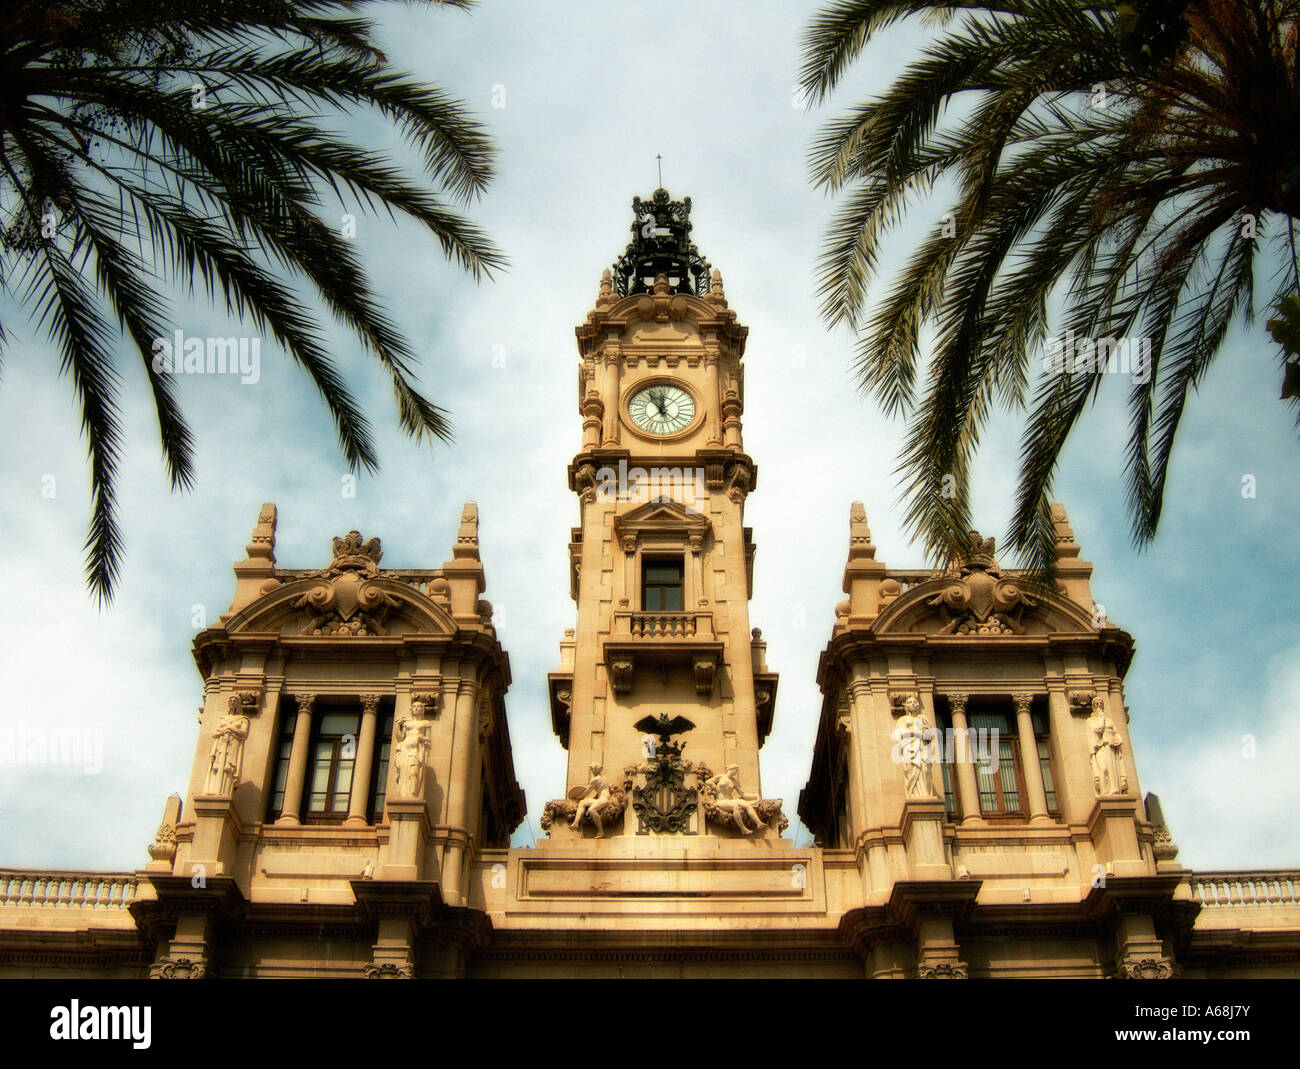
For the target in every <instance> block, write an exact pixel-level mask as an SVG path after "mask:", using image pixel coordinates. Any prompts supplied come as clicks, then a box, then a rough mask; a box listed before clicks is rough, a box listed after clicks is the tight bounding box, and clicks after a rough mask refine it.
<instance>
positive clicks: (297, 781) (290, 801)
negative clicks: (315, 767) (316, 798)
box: [276, 694, 316, 824]
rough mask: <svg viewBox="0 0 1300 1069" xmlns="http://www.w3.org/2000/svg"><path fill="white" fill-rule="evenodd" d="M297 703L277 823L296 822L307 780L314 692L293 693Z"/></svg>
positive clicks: (314, 702) (314, 701)
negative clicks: (282, 799)
mask: <svg viewBox="0 0 1300 1069" xmlns="http://www.w3.org/2000/svg"><path fill="white" fill-rule="evenodd" d="M293 697H294V700H295V701H297V703H298V720H297V722H296V723H295V724H294V726H293V747H292V748H291V749H290V751H289V775H288V776H287V777H286V778H285V782H284V808H283V809H281V811H280V816H279V817H278V818H277V819H276V823H277V824H298V823H300V820H299V811H300V810H301V809H302V788H303V784H304V783H305V782H306V780H307V758H308V756H309V754H308V752H307V751H308V749H309V748H310V747H311V713H312V707H313V706H314V705H315V704H316V695H315V694H295V695H294V696H293Z"/></svg>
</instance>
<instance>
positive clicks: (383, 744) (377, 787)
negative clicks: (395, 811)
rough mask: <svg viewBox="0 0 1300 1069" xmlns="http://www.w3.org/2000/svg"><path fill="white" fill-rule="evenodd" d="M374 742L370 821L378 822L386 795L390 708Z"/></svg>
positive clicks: (389, 742) (391, 726) (389, 746)
mask: <svg viewBox="0 0 1300 1069" xmlns="http://www.w3.org/2000/svg"><path fill="white" fill-rule="evenodd" d="M375 742H376V743H377V745H378V747H379V752H378V753H377V754H376V755H375V768H374V771H373V772H372V773H371V774H370V797H371V798H372V799H374V800H373V801H372V802H371V804H370V821H371V823H372V824H378V823H379V822H380V821H382V820H383V819H384V800H385V798H386V797H387V795H388V762H389V759H390V755H391V750H392V746H393V714H392V711H391V710H390V711H389V713H388V715H387V716H386V717H384V718H383V722H382V723H381V724H380V727H379V735H378V736H377V737H376V739H375Z"/></svg>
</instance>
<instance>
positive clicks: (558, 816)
mask: <svg viewBox="0 0 1300 1069" xmlns="http://www.w3.org/2000/svg"><path fill="white" fill-rule="evenodd" d="M592 768H596V769H601V771H602V772H603V767H602V766H601V765H598V764H593V765H591V766H588V771H589V772H590V771H591V769H592ZM634 771H635V769H634V768H632V767H629V768H627V769H625V770H624V777H623V782H622V783H621V784H618V783H610V782H609V781H608V780H605V779H604V777H603V775H602V776H601V780H602V782H604V783H605V786H606V788H607V790H608V797H607V799H606V801H605V805H604V806H603V807H602V808H601V809H600V810H599V824H597V823H596V821H595V820H591V821H590V823H592V824H594V825H595V826H596V827H597V838H603V837H604V829H605V828H611V827H614V826H615V825H616V824H617V823H618V821H619V819H620V818H621V817H622V816H623V811H624V810H625V809H626V808H627V792H628V789H629V788H630V786H631V777H632V773H633V772H634ZM595 775H599V773H593V777H594V776H595ZM592 782H594V779H593V780H589V781H588V782H587V783H586V784H585V785H584V784H578V785H577V786H575V787H573V788H571V789H570V791H569V797H568V798H560V799H557V800H555V801H552V802H547V803H546V808H545V809H543V810H542V819H541V825H542V830H543V831H544V832H546V834H547V835H550V834H551V827H552V826H553V825H554V824H556V823H558V822H561V821H562V822H564V823H566V824H568V825H569V827H571V828H575V830H576V831H577V832H578V833H579V834H581V833H582V829H583V827H584V825H585V824H586V823H587V822H588V821H589V818H590V816H591V809H592V807H591V806H590V805H589V806H588V807H587V810H586V812H584V813H583V821H582V823H578V821H577V814H578V806H579V805H580V804H581V803H582V801H583V800H585V799H586V798H587V794H588V792H589V791H590V789H591V785H592ZM600 793H601V792H600V791H599V790H598V791H597V792H596V797H593V798H592V799H591V801H592V802H593V803H594V802H595V801H596V799H597V798H598V797H599V794H600Z"/></svg>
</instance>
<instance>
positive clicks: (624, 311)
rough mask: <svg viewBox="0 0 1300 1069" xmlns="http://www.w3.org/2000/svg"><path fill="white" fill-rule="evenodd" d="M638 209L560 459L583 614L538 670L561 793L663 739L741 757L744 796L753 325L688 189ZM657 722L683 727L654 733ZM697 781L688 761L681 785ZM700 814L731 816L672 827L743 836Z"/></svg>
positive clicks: (755, 662) (772, 677)
mask: <svg viewBox="0 0 1300 1069" xmlns="http://www.w3.org/2000/svg"><path fill="white" fill-rule="evenodd" d="M632 210H633V216H634V218H633V221H632V226H631V229H632V240H631V242H630V243H629V245H628V247H627V250H626V252H625V253H624V254H623V255H622V256H621V257H620V258H619V260H618V261H617V262H616V263H615V264H614V265H613V268H612V270H606V271H605V272H604V273H603V275H602V277H601V281H600V291H599V294H598V296H597V298H596V306H595V308H594V309H593V310H592V311H591V312H589V313H588V315H587V318H586V322H584V323H583V324H582V325H580V326H579V327H578V328H577V339H578V353H579V357H580V359H581V363H580V364H579V367H578V393H577V405H578V411H579V414H580V415H581V417H582V442H581V446H580V448H579V450H578V453H577V455H576V456H575V457H574V458H573V461H572V463H571V464H570V465H569V484H570V487H571V488H572V490H573V491H574V493H575V494H576V495H577V497H578V510H579V525H578V526H577V527H575V528H573V533H572V540H571V542H570V545H569V554H570V586H571V594H572V596H573V598H574V601H575V602H576V603H577V607H578V619H577V626H576V628H574V629H573V630H571V631H568V632H566V634H565V638H564V640H563V642H562V643H561V664H560V668H559V670H558V671H556V672H553V673H551V675H550V677H549V682H550V695H551V710H552V720H553V724H554V728H555V731H556V734H557V735H558V736H559V737H560V740H561V742H562V743H563V744H564V746H565V747H566V748H567V750H568V751H569V767H568V784H567V786H568V787H569V789H570V792H571V793H572V792H573V791H574V790H575V789H576V788H578V787H583V786H585V785H587V784H588V783H589V782H590V781H591V776H592V773H591V766H592V765H599V766H601V768H602V769H603V775H604V776H605V778H606V779H608V780H609V782H610V784H611V785H612V786H613V788H614V790H615V793H616V794H617V793H618V791H619V789H620V785H625V786H626V789H627V791H628V792H631V791H632V790H633V789H634V788H633V781H634V779H635V774H634V772H633V771H632V770H633V769H634V768H636V767H637V766H644V764H645V762H646V760H647V758H648V757H652V756H653V755H654V753H655V751H656V748H657V747H662V746H671V747H680V748H682V754H681V757H682V760H683V762H688V763H691V764H692V765H693V766H702V767H703V768H705V769H707V770H709V771H710V772H712V773H715V774H717V773H725V772H726V770H727V769H729V768H731V767H732V766H734V773H733V777H734V778H735V779H736V780H737V781H738V783H739V790H740V793H743V794H749V795H755V796H757V795H760V794H761V791H760V789H759V787H760V783H759V763H758V751H759V747H760V746H761V745H762V743H763V740H764V739H765V737H766V736H767V734H768V732H769V730H770V728H771V723H772V710H773V705H774V703H775V699H776V685H777V677H776V674H775V673H773V672H770V671H769V670H768V668H767V665H766V663H765V659H764V652H765V644H764V643H763V642H762V640H761V636H760V634H759V632H758V630H757V629H755V630H753V631H751V629H750V620H749V599H750V596H751V593H752V587H753V563H754V543H753V539H752V535H751V530H750V528H748V527H746V526H745V500H746V498H747V497H748V495H749V493H750V492H751V491H753V490H754V489H755V487H756V486H757V469H756V467H755V465H754V462H753V460H752V459H751V458H750V457H749V456H748V455H747V454H746V453H745V450H744V443H743V439H742V434H741V414H742V412H743V410H744V389H745V386H744V364H743V362H742V358H743V356H744V351H745V339H746V335H747V333H748V329H747V328H746V327H744V326H742V325H741V324H740V323H739V322H738V321H737V319H736V313H735V312H733V311H732V310H731V308H730V307H729V306H728V303H727V298H726V295H725V293H724V291H723V286H722V276H721V273H720V272H718V271H716V270H710V265H709V264H708V262H707V261H706V260H705V259H704V258H703V256H701V255H700V252H699V250H698V249H697V248H696V246H695V244H694V243H693V242H692V241H691V236H690V235H691V221H690V213H691V201H690V199H689V198H686V199H684V200H680V201H675V200H672V199H671V198H670V197H669V194H668V192H667V191H666V190H664V189H657V190H655V192H654V194H653V195H652V197H651V199H650V200H648V201H643V200H642V199H641V198H639V197H638V198H636V199H634V200H633V202H632ZM661 717H663V718H665V719H663V720H659V719H658V718H661ZM647 718H650V719H649V720H647ZM650 721H657V722H658V724H659V725H660V730H661V731H662V725H663V724H665V723H668V722H671V723H674V724H676V725H677V727H678V730H677V731H675V732H669V733H661V734H660V735H658V736H656V735H654V733H653V731H652V730H650V726H649V725H650ZM656 740H657V741H656ZM644 772H645V769H644V767H642V769H641V775H642V776H644ZM636 783H638V784H641V787H640V789H641V790H643V791H644V790H645V789H646V788H645V785H644V782H643V780H642V779H636ZM692 783H693V781H692V780H691V778H690V776H689V774H688V775H687V778H686V788H685V789H686V790H687V793H689V790H690V789H691V784H692ZM695 786H697V787H700V786H703V781H701V782H700V783H698V784H695ZM724 793H726V792H725V791H724ZM633 808H634V806H633V805H632V803H631V800H630V799H629V800H628V805H627V806H626V809H627V811H628V812H627V816H626V820H625V821H624V825H625V829H626V833H627V834H647V830H646V823H645V821H644V820H638V819H636V818H634V816H633V814H632V812H631V811H632V809H633ZM723 808H724V810H726V811H727V812H728V813H729V812H730V808H729V807H726V806H724V807H723ZM768 808H769V809H770V810H771V811H772V813H773V814H776V812H777V811H776V809H775V808H773V806H771V805H769V807H768ZM549 816H553V814H551V813H549V812H548V817H549ZM557 819H558V818H557ZM783 820H784V818H781V822H782V823H783ZM551 822H552V821H551V820H548V819H546V818H544V820H543V823H544V825H549V824H550V823H551ZM711 823H719V824H723V825H725V821H722V822H719V821H710V820H709V819H706V818H705V815H704V813H703V811H702V810H701V812H700V813H699V814H697V815H696V816H694V817H692V818H691V819H689V820H686V821H685V822H682V821H678V822H677V825H676V826H675V830H678V831H681V832H683V833H684V834H688V835H691V834H706V833H707V834H718V833H719V832H720V833H721V834H724V835H727V834H730V833H732V831H733V830H734V834H736V835H740V834H741V831H740V829H739V828H733V827H732V826H723V827H721V829H719V828H714V827H712V826H711ZM741 823H742V824H743V818H742V822H741ZM653 824H654V821H653V820H652V821H651V825H653ZM548 830H549V827H548ZM583 830H584V831H585V832H586V834H589V835H590V834H594V832H593V830H592V829H591V828H590V827H586V828H585V829H583ZM605 830H606V831H608V829H605ZM753 830H754V831H756V832H759V833H770V834H775V832H776V829H775V828H769V829H766V831H764V829H753Z"/></svg>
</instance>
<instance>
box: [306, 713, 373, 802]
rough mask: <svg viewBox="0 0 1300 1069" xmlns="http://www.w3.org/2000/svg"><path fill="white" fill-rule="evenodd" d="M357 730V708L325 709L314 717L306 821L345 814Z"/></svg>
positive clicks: (355, 753)
mask: <svg viewBox="0 0 1300 1069" xmlns="http://www.w3.org/2000/svg"><path fill="white" fill-rule="evenodd" d="M360 734H361V714H360V713H359V712H356V713H353V712H347V713H341V712H329V711H326V712H325V713H324V714H323V715H322V716H321V717H320V718H319V719H318V720H317V722H316V724H315V730H314V731H313V732H312V740H311V750H310V751H309V752H310V755H311V756H310V757H309V758H308V762H307V806H306V812H305V813H304V814H303V816H304V817H305V818H306V819H307V820H308V821H310V822H312V823H333V822H334V821H340V820H343V819H344V818H345V817H346V816H347V815H348V799H349V798H350V797H351V795H352V770H353V767H354V766H355V765H356V762H357V737H358V736H359V735H360Z"/></svg>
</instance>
